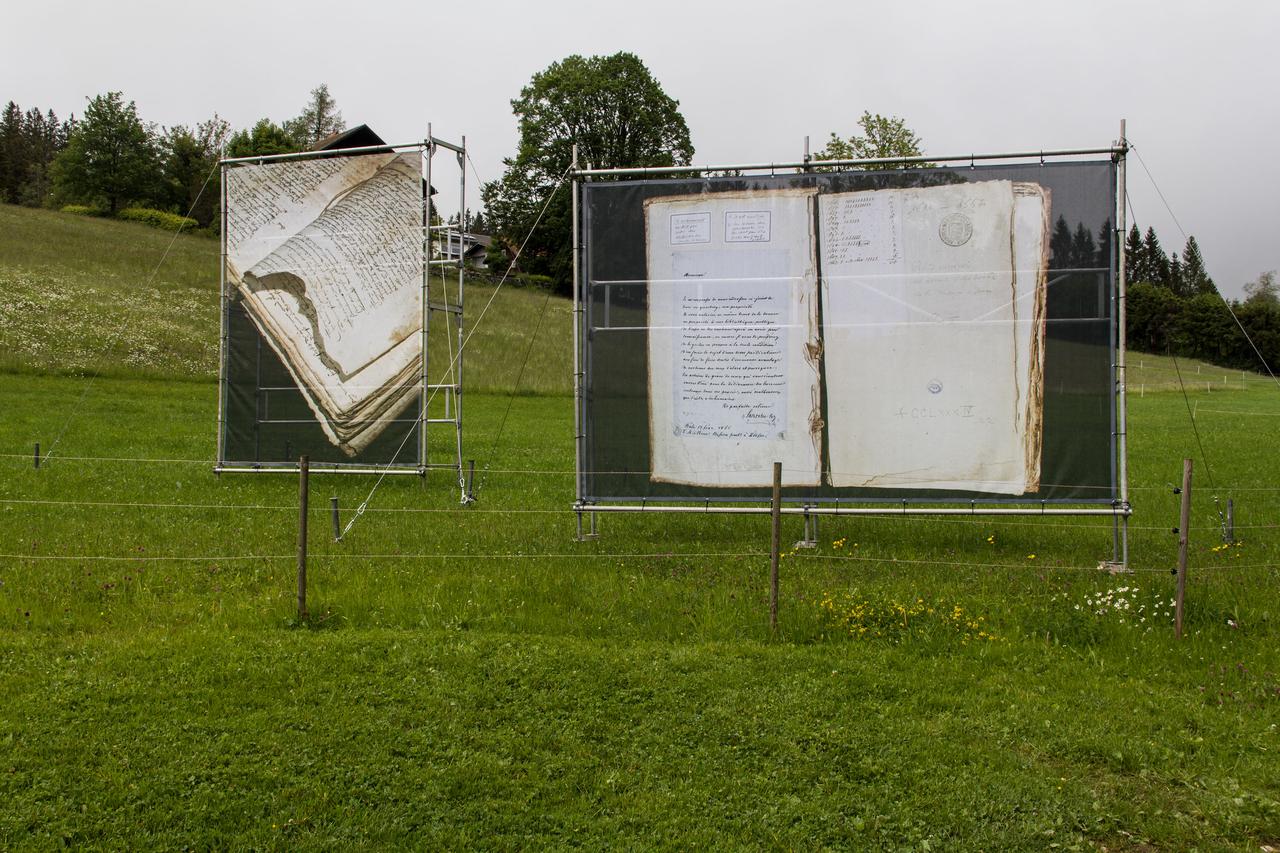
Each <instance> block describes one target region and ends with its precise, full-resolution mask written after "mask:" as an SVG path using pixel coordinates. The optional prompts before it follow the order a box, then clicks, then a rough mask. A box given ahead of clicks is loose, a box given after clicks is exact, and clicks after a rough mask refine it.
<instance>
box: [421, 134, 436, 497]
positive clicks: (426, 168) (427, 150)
mask: <svg viewBox="0 0 1280 853" xmlns="http://www.w3.org/2000/svg"><path fill="white" fill-rule="evenodd" d="M423 146H424V147H423V153H424V154H425V155H426V157H425V159H424V160H423V172H424V174H425V178H424V180H425V181H426V183H427V186H426V189H425V190H423V192H424V193H425V194H426V200H425V201H424V202H423V205H422V403H421V405H419V406H418V465H419V470H421V471H422V476H423V479H426V476H427V399H428V398H429V397H430V396H431V395H430V394H429V393H428V392H427V377H428V375H429V373H428V370H427V358H428V357H427V340H428V337H429V336H428V334H427V332H428V329H429V328H430V325H431V311H430V307H429V306H430V304H431V302H430V299H431V158H432V156H433V155H434V154H435V142H434V141H433V140H432V136H431V122H427V139H426V142H424V143H423Z"/></svg>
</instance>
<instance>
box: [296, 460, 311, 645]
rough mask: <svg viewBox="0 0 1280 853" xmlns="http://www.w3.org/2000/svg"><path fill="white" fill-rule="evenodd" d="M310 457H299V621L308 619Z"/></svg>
mask: <svg viewBox="0 0 1280 853" xmlns="http://www.w3.org/2000/svg"><path fill="white" fill-rule="evenodd" d="M309 467H310V459H308V458H307V456H305V455H303V456H302V457H301V458H300V459H298V621H299V622H305V621H307V486H308V484H307V477H308V469H309Z"/></svg>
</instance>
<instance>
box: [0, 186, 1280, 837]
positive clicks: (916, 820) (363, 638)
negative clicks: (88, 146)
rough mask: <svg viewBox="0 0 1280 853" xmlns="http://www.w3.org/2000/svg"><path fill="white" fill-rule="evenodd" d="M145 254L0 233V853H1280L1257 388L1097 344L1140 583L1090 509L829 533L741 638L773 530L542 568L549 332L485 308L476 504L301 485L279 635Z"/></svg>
mask: <svg viewBox="0 0 1280 853" xmlns="http://www.w3.org/2000/svg"><path fill="white" fill-rule="evenodd" d="M170 239H171V235H169V234H165V233H161V232H158V231H151V230H148V229H146V228H144V227H142V226H137V225H132V224H129V223H117V222H105V221H99V220H86V219H81V218H75V217H70V216H65V215H61V214H54V213H47V212H39V211H26V210H21V209H17V208H11V207H5V206H0V352H3V353H4V356H3V358H4V359H5V361H4V362H3V363H0V673H2V674H3V679H4V690H3V693H0V849H50V848H55V847H64V846H71V847H92V848H97V847H102V848H112V849H138V848H144V849H145V848H201V849H204V848H236V849H240V848H257V849H280V850H285V849H289V850H292V849H298V848H353V849H386V848H400V847H411V848H426V849H438V848H444V849H472V848H482V849H513V848H530V847H533V848H542V847H585V848H595V849H598V848H604V847H628V848H712V847H716V848H719V847H733V848H737V847H742V848H750V849H776V848H783V849H818V848H844V849H892V850H960V849H975V850H979V849H980V850H1036V851H1039V850H1049V849H1054V850H1103V849H1105V850H1131V851H1145V850H1183V849H1206V850H1217V849H1233V850H1254V851H1256V850H1259V849H1266V848H1267V847H1280V759H1278V758H1277V756H1278V754H1280V650H1278V644H1277V638H1278V636H1280V627H1278V621H1280V600H1278V599H1277V595H1276V593H1277V590H1278V589H1280V569H1278V568H1277V567H1278V566H1280V559H1278V556H1280V536H1278V535H1277V532H1276V518H1277V515H1278V514H1280V486H1278V485H1277V478H1276V472H1277V467H1278V466H1277V455H1276V451H1275V448H1276V447H1277V445H1278V443H1280V420H1278V418H1277V415H1280V389H1278V388H1277V387H1276V386H1275V385H1274V384H1273V383H1272V382H1271V381H1270V380H1269V379H1267V380H1265V381H1264V380H1263V379H1261V378H1259V377H1258V376H1256V375H1252V374H1250V375H1246V376H1241V374H1239V372H1232V371H1223V370H1221V369H1218V368H1212V367H1210V366H1208V365H1198V364H1196V363H1195V362H1180V363H1179V364H1178V366H1177V371H1175V370H1174V366H1173V364H1172V362H1171V361H1170V360H1168V359H1162V358H1159V357H1154V356H1150V355H1145V354H1139V353H1134V354H1132V355H1131V357H1130V362H1131V370H1130V377H1129V384H1130V387H1131V388H1135V386H1136V385H1138V384H1141V385H1143V386H1144V387H1143V388H1142V390H1141V391H1138V390H1136V389H1135V391H1134V393H1132V394H1131V396H1130V442H1131V453H1130V467H1131V479H1132V483H1133V503H1134V505H1135V510H1136V512H1135V515H1134V518H1133V521H1132V528H1131V554H1132V560H1131V564H1132V567H1133V569H1134V571H1133V573H1131V574H1128V575H1121V576H1112V575H1109V574H1106V573H1104V572H1100V571H1098V570H1097V569H1096V566H1097V563H1098V562H1099V561H1100V560H1104V559H1109V558H1110V555H1111V547H1112V529H1111V524H1110V522H1109V521H1105V520H1088V519H1070V518H1050V517H1044V518H1036V517H1018V518H994V519H993V518H986V519H983V518H973V519H970V518H935V519H929V518H922V517H909V518H903V517H898V518H894V517H883V518H871V517H864V518H840V519H824V520H823V521H822V523H821V529H820V536H819V546H818V547H817V548H814V549H788V552H787V556H786V557H785V558H784V560H783V566H782V571H781V575H782V601H781V616H780V630H779V633H778V635H777V636H776V637H774V636H771V635H770V632H769V630H768V624H767V595H768V591H767V574H768V544H769V526H768V520H767V518H764V517H760V518H738V517H724V516H697V515H673V516H667V515H656V514H655V515H627V516H605V517H603V518H602V520H601V525H600V529H601V533H602V536H601V538H600V539H599V540H598V541H592V542H577V541H575V540H574V538H573V533H574V516H573V514H572V513H571V512H570V511H569V510H568V507H569V505H570V503H571V501H572V497H573V472H572V469H573V446H572V424H571V421H572V400H571V399H570V397H569V396H568V394H567V391H568V366H567V361H568V357H569V355H568V354H569V334H570V332H569V329H570V327H569V322H570V315H569V306H568V305H567V303H566V302H565V301H564V300H561V299H557V298H554V297H553V298H552V299H551V300H550V301H549V302H548V303H547V306H548V310H547V312H546V313H545V315H544V314H543V312H542V306H543V304H544V302H545V301H546V296H545V293H544V292H542V291H536V290H528V289H514V288H506V287H504V288H503V289H502V290H501V291H500V292H498V293H497V296H496V297H495V298H494V300H493V302H492V305H491V307H490V309H489V312H488V314H487V316H486V317H485V319H484V320H483V321H482V322H481V324H480V325H479V326H478V331H477V333H476V335H475V337H474V338H473V339H472V341H471V344H470V346H474V349H472V350H469V352H468V358H467V382H468V387H469V389H472V390H473V391H474V393H471V392H470V391H469V394H468V397H467V414H466V417H467V423H466V443H467V448H466V455H467V456H468V457H474V458H476V459H477V464H478V470H477V483H478V485H479V500H478V502H477V503H476V504H475V505H473V506H470V507H465V508H464V507H462V506H460V505H459V501H458V490H457V487H456V484H455V483H451V482H450V480H449V476H448V475H444V474H433V475H432V477H430V478H429V479H428V480H427V481H426V482H425V483H424V482H422V481H419V480H418V479H417V478H409V477H403V478H401V477H388V478H386V479H385V480H384V481H383V482H382V483H381V484H380V485H378V484H376V481H375V478H372V477H359V476H347V477H332V476H329V477H323V476H318V475H317V476H316V477H314V478H313V480H312V492H311V494H312V510H311V514H310V517H309V524H310V527H311V536H310V560H309V564H308V566H309V575H310V598H309V602H310V608H311V613H312V619H311V620H310V622H309V623H307V624H299V623H298V622H297V620H296V619H295V615H294V595H295V590H294V583H295V580H294V572H295V566H294V562H295V557H294V549H295V547H296V530H297V515H298V509H297V482H296V480H295V479H293V478H291V477H289V476H271V475H267V476H243V475H242V476H231V475H227V476H223V477H221V478H218V477H215V476H214V475H213V474H212V473H211V468H212V456H213V452H214V451H213V448H214V426H215V406H216V382H215V380H214V375H215V373H216V364H215V360H216V321H217V316H216V314H217V300H216V292H217V283H216V260H217V258H216V255H217V244H216V242H213V241H208V240H203V239H197V238H185V237H180V238H179V239H178V240H177V241H175V242H174V244H173V247H172V250H171V251H170V254H169V257H168V259H167V260H166V262H165V264H163V265H162V266H161V267H160V271H159V273H158V274H157V275H156V276H155V277H154V279H151V281H150V284H147V285H145V287H144V284H143V283H144V282H146V281H147V280H148V276H149V274H150V273H151V270H152V269H153V268H154V266H155V262H156V261H157V260H158V259H159V257H160V254H161V253H163V252H164V250H165V247H166V246H167V245H168V243H169V241H170ZM147 288H149V290H148V289H147ZM493 293H494V289H493V287H492V286H491V285H477V286H475V287H469V288H468V308H467V314H468V320H469V322H471V323H473V324H474V323H475V320H476V318H477V317H478V315H479V311H480V308H482V307H483V306H484V304H485V303H486V301H487V300H488V299H489V297H490V296H491V295H493ZM51 294H52V295H51ZM55 297H56V298H55ZM162 303H163V304H162ZM169 303H173V304H169ZM179 303H180V304H179ZM539 316H543V317H544V320H543V322H542V327H541V329H540V331H539V332H538V337H537V339H536V341H534V345H533V349H532V354H531V355H530V357H529V360H528V364H527V366H525V368H524V373H523V376H522V378H521V382H520V387H519V388H518V389H514V388H513V386H514V383H515V378H516V376H517V374H518V373H519V372H520V368H521V365H522V364H523V363H524V354H525V351H526V348H527V347H528V345H529V341H530V340H531V338H532V324H533V323H535V322H536V320H537V318H538V317H539ZM95 330H96V331H95ZM95 347H96V349H95ZM104 351H105V353H106V354H105V355H101V354H102V353H103V352H104ZM135 354H137V355H136V356H135ZM86 370H87V371H90V372H92V373H94V374H95V375H96V376H97V378H96V379H93V380H92V381H90V380H89V379H88V378H86V377H85V376H84V375H81V374H83V373H84V372H85V371H86ZM1179 371H1180V372H1181V374H1182V378H1183V382H1182V383H1181V385H1182V386H1183V387H1185V388H1186V390H1187V394H1188V396H1187V398H1186V400H1185V401H1184V397H1183V395H1182V393H1181V392H1180V391H1179V390H1178V389H1179V387H1180V385H1179V382H1178V379H1177V375H1178V372H1179ZM1192 376H1194V377H1195V381H1194V382H1193V381H1190V380H1191V377H1192ZM512 390H518V391H519V393H518V394H515V395H512V394H511V391H512ZM1189 410H1190V411H1189ZM1193 416H1194V421H1193V420H1192V417H1193ZM1192 423H1194V424H1195V426H1196V431H1198V438H1197V432H1196V431H1193V429H1192ZM500 429H501V430H502V435H501V439H500V440H498V438H499V437H498V433H499V430H500ZM35 442H40V443H41V444H42V447H43V448H44V449H45V451H46V452H47V451H48V449H49V447H50V446H51V445H55V446H54V453H53V456H52V458H49V459H46V460H45V461H44V462H43V464H42V465H41V466H40V468H39V470H36V469H35V467H34V465H33V460H32V450H33V446H34V443H35ZM1201 447H1203V452H1202V451H1201ZM1184 456H1192V457H1194V458H1195V459H1196V466H1197V467H1196V480H1195V488H1194V490H1193V493H1194V504H1193V516H1192V525H1191V541H1192V544H1191V556H1190V564H1191V567H1192V568H1191V575H1190V583H1189V587H1188V596H1187V597H1188V611H1187V628H1188V630H1187V636H1186V637H1185V638H1184V639H1183V640H1181V641H1175V640H1174V638H1173V628H1172V617H1171V614H1170V608H1169V602H1170V600H1171V598H1172V595H1173V589H1174V578H1173V577H1172V575H1171V574H1170V569H1171V568H1172V567H1173V565H1174V563H1175V559H1176V551H1177V539H1176V536H1175V535H1174V534H1173V533H1172V532H1171V528H1172V527H1174V526H1176V524H1177V514H1178V500H1179V499H1178V497H1177V496H1176V495H1174V494H1173V493H1172V488H1171V486H1172V484H1173V483H1174V482H1176V481H1178V480H1179V479H1180V477H1181V467H1182V466H1181V460H1182V458H1183V457H1184ZM375 486H376V490H375ZM371 491H372V498H371V499H370V493H371ZM330 496H337V497H338V498H339V503H340V505H341V507H342V511H343V521H344V523H345V521H346V520H347V519H349V518H350V517H351V513H352V511H353V510H354V509H355V508H356V507H358V506H359V505H360V504H361V503H362V502H364V501H366V499H368V507H367V511H366V512H365V513H364V514H363V515H361V516H360V517H359V518H358V520H357V521H356V522H355V524H354V525H353V526H352V528H351V530H350V532H349V533H348V534H347V536H346V537H345V538H344V539H343V540H342V541H341V542H335V541H333V537H332V536H331V535H330V530H329V516H328V500H327V499H328V498H329V497H330ZM1228 498H1230V499H1232V500H1233V501H1234V504H1235V534H1236V539H1237V540H1238V541H1237V542H1235V543H1233V544H1229V545H1228V544H1226V543H1224V541H1223V536H1222V530H1221V516H1220V512H1219V511H1220V510H1222V509H1224V508H1225V502H1226V500H1227V499H1228ZM800 535H801V522H800V520H799V519H795V518H786V519H784V541H786V542H791V541H794V540H796V539H798V538H800Z"/></svg>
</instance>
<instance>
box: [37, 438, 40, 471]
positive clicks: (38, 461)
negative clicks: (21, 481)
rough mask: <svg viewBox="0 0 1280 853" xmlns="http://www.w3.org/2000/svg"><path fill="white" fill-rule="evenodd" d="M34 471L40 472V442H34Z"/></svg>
mask: <svg viewBox="0 0 1280 853" xmlns="http://www.w3.org/2000/svg"><path fill="white" fill-rule="evenodd" d="M36 470H37V471H39V470H40V442H38V441H37V442H36Z"/></svg>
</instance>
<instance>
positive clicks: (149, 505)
mask: <svg viewBox="0 0 1280 853" xmlns="http://www.w3.org/2000/svg"><path fill="white" fill-rule="evenodd" d="M0 506H7V507H12V508H28V509H35V508H41V507H48V508H55V507H56V508H60V509H98V510H101V509H113V510H139V511H143V510H145V511H147V512H148V514H151V513H152V512H154V511H158V510H164V511H176V512H200V513H204V512H208V511H211V510H212V511H216V510H225V511H233V512H290V513H293V512H296V511H297V509H298V507H297V505H295V504H225V503H162V502H142V501H109V500H102V501H93V500H50V499H37V498H0ZM329 512H330V510H329V509H327V508H325V507H321V506H316V507H312V508H311V509H310V511H309V514H310V515H312V516H315V517H317V518H323V517H324V516H325V515H326V514H328V513H329ZM366 512H369V513H374V514H385V515H448V514H455V513H457V514H463V515H488V516H529V515H544V516H545V515H550V516H560V517H564V518H569V517H571V516H573V515H576V511H575V510H573V509H571V508H564V509H472V508H468V507H464V506H456V507H369V508H368V509H367V510H366ZM685 514H686V515H697V514H701V513H685ZM706 514H707V515H718V513H716V512H715V509H714V508H708V510H707V511H706ZM764 514H765V511H761V512H760V513H758V515H764ZM799 514H800V513H797V512H794V511H793V512H787V513H786V515H788V516H794V515H799ZM743 515H745V514H743ZM815 515H820V516H821V517H823V518H825V519H826V520H827V522H828V523H835V522H839V521H845V522H849V521H855V520H856V521H857V522H858V523H860V524H867V523H871V522H880V523H884V522H891V523H907V524H929V525H936V524H953V525H954V524H963V525H968V526H970V527H976V528H982V529H983V530H984V531H986V530H988V529H991V528H997V529H1008V528H1017V527H1027V528H1037V529H1070V530H1079V529H1081V528H1083V527H1087V526H1089V524H1090V521H1091V520H1092V517H1085V516H1082V517H1079V518H1076V519H1075V520H1074V521H1051V520H1045V519H1038V518H1036V517H1034V516H1032V517H1030V518H1028V519H1026V520H1009V519H1010V518H1011V517H1010V516H982V515H972V516H938V517H934V516H924V515H902V514H900V513H897V512H894V511H893V510H891V509H885V510H884V511H883V512H880V513H878V514H874V515H872V514H864V513H859V514H857V515H839V514H836V513H821V514H819V513H815ZM997 519H998V520H997ZM1129 527H1130V529H1131V530H1152V531H1155V530H1158V531H1165V530H1168V529H1169V528H1168V527H1167V526H1166V525H1158V524H1131V525H1130V526H1129ZM1218 528H1219V525H1218V524H1211V525H1204V526H1201V525H1198V524H1196V525H1191V526H1190V527H1189V528H1188V529H1189V530H1192V531H1207V530H1217V529H1218ZM1235 529H1236V530H1276V529H1280V524H1238V525H1235Z"/></svg>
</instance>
